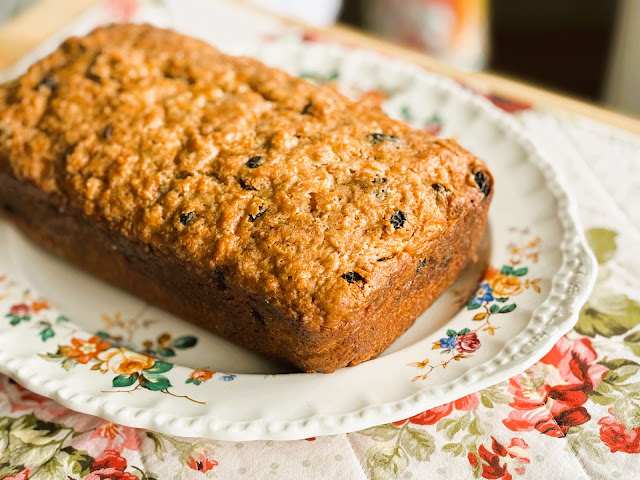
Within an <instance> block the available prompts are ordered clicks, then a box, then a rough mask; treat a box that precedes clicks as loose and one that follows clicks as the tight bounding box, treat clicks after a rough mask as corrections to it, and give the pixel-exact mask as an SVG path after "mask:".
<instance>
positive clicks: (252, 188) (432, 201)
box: [0, 25, 492, 331]
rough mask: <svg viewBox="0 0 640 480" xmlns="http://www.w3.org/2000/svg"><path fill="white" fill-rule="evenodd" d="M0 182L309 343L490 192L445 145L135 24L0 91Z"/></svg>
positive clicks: (74, 48)
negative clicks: (221, 289)
mask: <svg viewBox="0 0 640 480" xmlns="http://www.w3.org/2000/svg"><path fill="white" fill-rule="evenodd" d="M0 172H4V173H5V174H7V175H9V176H10V177H11V178H13V179H15V180H17V181H19V182H22V183H25V184H28V185H31V186H33V187H35V188H37V189H38V190H40V191H42V192H44V194H45V195H46V196H47V198H48V199H49V201H50V202H51V203H52V204H53V205H55V206H56V208H58V209H59V210H61V211H67V212H71V213H70V214H73V215H82V216H83V217H85V218H91V219H93V220H95V221H96V222H97V224H99V225H100V227H101V228H102V229H103V230H105V231H108V232H114V233H117V234H118V235H121V236H123V237H125V238H127V239H130V240H131V241H132V242H136V243H139V244H142V245H145V246H147V247H148V248H150V249H151V251H153V252H155V253H156V254H157V255H160V256H163V257H166V258H170V259H174V260H175V261H177V262H179V263H181V264H183V265H186V266H187V267H188V268H192V269H195V270H197V271H198V272H201V273H202V274H203V275H204V276H205V277H206V276H209V277H210V278H213V279H218V280H221V281H224V282H228V283H233V284H235V285H240V286H241V287H242V288H243V289H244V290H245V291H246V292H248V294H249V295H250V296H255V297H260V298H262V299H264V300H265V302H266V303H267V304H269V305H270V306H272V307H274V308H276V309H277V310H278V311H279V312H281V313H282V314H283V315H284V316H286V317H288V318H291V319H293V320H295V321H296V322H298V323H299V324H301V325H304V328H306V329H308V330H309V331H313V330H318V329H320V328H331V327H334V326H336V325H341V324H345V323H349V322H350V321H351V320H352V319H350V318H349V316H348V313H349V312H361V313H360V314H362V312H364V311H365V309H366V307H367V305H369V304H370V303H371V302H373V301H374V300H375V298H377V297H378V296H379V295H380V294H381V293H380V292H381V289H383V288H388V287H389V286H392V282H391V280H392V279H393V278H396V277H398V278H399V276H400V273H399V272H400V270H401V269H404V268H406V263H407V261H408V259H412V260H411V261H413V260H415V261H416V268H417V269H418V270H417V271H419V269H420V264H419V262H423V263H422V264H421V265H422V267H424V265H425V263H426V262H427V261H428V258H429V256H431V255H429V252H430V250H432V249H434V248H440V247H438V241H439V239H440V238H441V237H442V236H443V235H444V233H445V232H447V231H448V230H449V229H450V228H451V225H452V224H455V223H456V222H457V221H459V220H460V219H462V218H463V217H465V216H466V215H469V212H473V211H476V210H477V211H478V212H479V213H478V215H479V216H482V215H483V214H484V215H485V216H486V205H485V204H487V203H488V200H489V199H488V197H489V196H490V195H491V193H492V192H491V188H492V179H491V177H490V174H489V173H487V172H488V171H487V168H486V166H485V164H484V163H483V162H482V161H481V160H479V159H477V158H476V157H474V156H473V155H471V154H469V153H468V152H466V151H465V150H463V149H462V148H460V147H459V146H458V145H457V144H456V143H455V142H453V141H450V140H442V139H438V138H436V137H434V136H432V135H430V134H428V133H426V132H423V131H420V130H417V129H413V128H411V127H409V126H407V125H405V124H404V123H402V122H399V121H395V120H391V119H389V118H388V117H386V116H385V115H384V114H383V113H382V111H381V110H380V109H378V108H372V107H370V106H366V105H364V104H359V103H357V102H352V101H350V100H348V99H346V98H345V97H343V96H342V95H341V94H339V93H337V92H336V91H334V90H333V89H331V88H323V87H318V86H316V85H313V84H311V83H309V82H307V81H305V80H302V79H299V78H296V77H292V76H290V75H288V74H286V73H284V72H282V71H279V70H277V69H273V68H268V67H265V66H264V65H262V64H261V63H260V62H258V61H256V60H254V59H250V58H243V57H231V56H228V55H225V54H223V53H221V52H219V51H217V50H216V49H215V48H213V47H211V46H209V45H207V44H205V43H203V42H201V41H198V40H195V39H193V38H189V37H186V36H183V35H180V34H178V33H175V32H171V31H168V30H161V29H157V28H154V27H151V26H148V25H113V26H109V27H104V28H99V29H97V30H95V31H94V32H92V33H91V34H89V35H88V36H86V37H82V38H75V37H74V38H70V39H68V40H67V41H65V42H64V43H63V45H62V46H61V47H60V48H59V49H58V50H56V51H55V52H54V53H53V54H51V55H50V56H48V57H46V58H45V59H43V60H41V61H39V62H37V63H36V64H34V65H33V66H32V67H31V68H30V69H29V71H28V72H27V73H26V74H25V75H23V76H22V77H20V78H19V79H17V80H14V81H12V82H9V83H7V84H4V85H2V86H0ZM481 205H484V206H482V207H481ZM482 212H484V213H482ZM482 221H484V219H482ZM345 312H346V313H345Z"/></svg>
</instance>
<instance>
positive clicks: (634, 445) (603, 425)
mask: <svg viewBox="0 0 640 480" xmlns="http://www.w3.org/2000/svg"><path fill="white" fill-rule="evenodd" d="M609 413H612V411H611V409H609ZM598 425H600V440H602V441H603V442H604V444H605V445H606V446H607V447H609V450H611V453H613V452H625V453H640V427H638V428H634V429H633V430H627V428H626V427H625V426H624V425H623V424H622V423H620V422H618V420H616V419H615V418H614V417H604V418H601V419H600V420H599V421H598Z"/></svg>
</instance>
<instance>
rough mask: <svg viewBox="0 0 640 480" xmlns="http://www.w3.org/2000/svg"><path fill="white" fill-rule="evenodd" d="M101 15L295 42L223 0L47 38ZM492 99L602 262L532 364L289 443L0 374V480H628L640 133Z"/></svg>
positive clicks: (148, 7)
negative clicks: (563, 184)
mask: <svg viewBox="0 0 640 480" xmlns="http://www.w3.org/2000/svg"><path fill="white" fill-rule="evenodd" d="M114 17H115V18H116V19H117V18H122V19H128V18H131V17H133V19H134V20H145V19H149V20H151V21H156V22H158V23H165V24H169V25H171V26H173V27H175V28H178V29H180V30H182V31H185V32H188V33H191V34H193V35H196V36H200V37H203V38H205V39H207V40H209V41H211V42H213V43H215V44H218V45H220V46H222V47H224V46H225V45H230V44H234V43H235V44H238V43H242V42H255V41H266V40H270V39H273V38H279V39H282V38H287V37H291V38H299V37H300V36H301V35H304V32H301V31H300V30H299V29H297V28H295V27H292V26H287V25H284V24H282V23H281V22H280V21H278V20H276V19H273V18H271V17H267V16H265V15H263V14H259V13H256V12H253V11H251V10H248V9H246V7H242V6H239V5H233V4H229V3H226V2H216V1H204V0H200V1H199V0H191V1H189V2H178V1H177V0H176V1H165V2H163V3H161V4H159V3H158V2H143V3H141V2H137V1H135V0H110V1H108V2H106V3H104V4H102V5H100V6H98V7H96V8H94V9H92V10H91V11H89V12H87V13H86V14H85V15H83V17H82V18H80V19H79V20H78V21H77V22H75V23H74V24H73V25H70V26H69V27H68V28H67V29H65V31H64V32H60V35H59V38H63V37H65V36H67V35H68V34H70V33H79V32H84V31H87V30H88V29H90V28H91V27H92V26H94V25H97V24H100V23H103V22H104V21H105V20H107V19H113V18H114ZM59 38H54V39H51V42H48V43H47V44H46V45H44V46H43V47H42V51H41V52H39V53H40V54H42V53H45V52H46V51H47V50H48V49H51V48H53V46H55V44H56V42H57V41H58V40H59ZM314 41H322V39H317V38H316V39H314ZM491 98H492V100H493V101H494V102H495V103H496V104H497V105H498V106H500V107H501V108H503V109H505V110H507V111H509V112H510V113H512V114H513V115H515V116H516V118H518V120H519V121H521V122H522V123H523V124H524V126H525V127H526V128H527V129H528V131H529V132H530V134H531V135H532V136H534V137H535V138H536V140H537V141H538V142H539V144H540V145H542V146H543V147H544V149H545V150H546V151H547V153H548V155H549V156H550V157H551V158H552V159H553V160H554V162H555V164H556V165H557V167H558V169H559V170H560V172H561V173H562V174H563V175H564V176H565V178H566V179H567V180H568V181H567V184H568V185H569V188H570V189H571V190H572V194H573V195H574V197H575V198H576V199H577V201H578V204H579V209H580V214H581V218H582V222H583V225H584V226H585V228H586V229H587V236H588V239H589V242H590V244H591V246H592V248H593V250H594V252H595V254H596V257H597V259H598V262H599V264H600V270H599V275H598V281H597V285H596V287H595V289H594V291H593V294H592V295H591V297H590V299H589V300H588V302H587V304H586V305H585V306H584V308H583V309H582V311H581V313H580V318H579V321H578V323H577V325H576V326H575V328H574V329H573V330H572V331H571V332H570V333H568V334H567V335H566V336H564V337H563V338H562V339H561V340H560V341H559V342H558V343H557V344H556V345H555V346H554V347H553V349H552V350H551V351H550V352H549V353H548V354H547V355H546V356H545V357H544V358H543V359H542V360H541V361H540V362H538V363H537V364H535V365H534V366H533V367H531V368H530V369H528V370H527V371H525V372H523V373H522V374H520V375H517V376H515V377H513V378H511V379H510V380H509V381H507V382H503V383H501V384H498V385H495V386H493V387H491V388H488V389H485V390H482V391H479V392H476V393H473V394H471V395H469V396H467V397H464V398H461V399H459V400H457V401H455V402H453V403H449V404H446V405H442V406H440V407H437V408H434V409H431V410H428V411H425V412H423V413H421V414H419V415H416V416H414V417H411V418H409V419H406V420H402V421H399V422H395V423H393V424H387V425H380V426H377V427H374V428H370V429H367V430H364V431H360V432H354V433H350V434H348V435H338V436H330V437H318V438H309V439H307V440H300V441H289V442H274V441H254V442H220V441H212V440H206V439H186V438H178V437H171V436H167V435H163V434H158V433H155V432H151V431H145V430H140V429H134V428H129V427H125V426H121V425H116V424H113V423H110V422H107V421H104V420H101V419H99V418H96V417H91V416H88V415H83V414H78V413H75V412H73V411H71V410H68V409H66V408H64V407H62V406H60V405H59V404H57V403H56V402H54V401H52V400H49V399H46V398H44V397H41V396H38V395H36V394H34V393H32V392H30V391H28V390H26V389H24V388H23V387H21V386H20V385H18V384H17V383H15V382H14V381H12V380H10V379H9V378H7V377H5V376H0V452H1V453H0V455H1V456H0V478H5V479H23V480H24V479H27V478H29V479H88V480H99V479H128V480H136V479H149V480H150V479H173V478H176V479H179V478H194V479H198V478H205V477H214V478H225V479H227V478H281V479H299V478H308V479H321V478H322V479H324V478H339V479H361V478H372V479H386V478H421V479H423V478H434V479H438V478H455V479H465V478H487V479H504V480H508V479H511V478H529V479H540V478H549V479H570V480H579V479H610V478H613V479H617V478H621V479H622V478H624V479H635V478H640V372H639V370H640V303H639V300H640V293H638V292H640V260H639V259H640V208H639V206H640V188H639V187H640V138H639V137H636V136H633V135H631V134H629V133H626V132H623V131H618V130H615V129H613V128H610V127H608V126H606V125H602V124H598V123H596V122H593V121H590V120H587V119H584V118H578V117H573V116H569V115H567V114H565V113H559V112H553V111H545V110H542V109H538V108H536V107H535V106H531V105H527V104H523V103H521V102H514V101H511V100H507V99H501V98H497V97H491ZM431 127H433V128H434V129H437V125H436V126H433V125H432V126H431ZM8 313H9V314H10V312H8ZM2 316H3V317H4V315H2Z"/></svg>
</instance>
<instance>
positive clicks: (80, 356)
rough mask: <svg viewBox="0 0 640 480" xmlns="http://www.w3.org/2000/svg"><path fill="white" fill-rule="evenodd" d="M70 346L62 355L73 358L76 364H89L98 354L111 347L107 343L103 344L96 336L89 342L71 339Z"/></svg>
mask: <svg viewBox="0 0 640 480" xmlns="http://www.w3.org/2000/svg"><path fill="white" fill-rule="evenodd" d="M71 345H72V346H71V347H69V348H68V349H64V355H65V357H72V358H75V359H76V360H77V361H78V363H89V361H90V360H91V359H92V358H95V357H97V356H98V354H99V353H100V352H102V351H104V350H106V349H107V348H109V347H110V346H111V344H110V343H109V342H105V341H103V340H102V339H101V338H100V337H97V336H93V337H91V338H90V339H89V340H82V339H80V338H72V339H71Z"/></svg>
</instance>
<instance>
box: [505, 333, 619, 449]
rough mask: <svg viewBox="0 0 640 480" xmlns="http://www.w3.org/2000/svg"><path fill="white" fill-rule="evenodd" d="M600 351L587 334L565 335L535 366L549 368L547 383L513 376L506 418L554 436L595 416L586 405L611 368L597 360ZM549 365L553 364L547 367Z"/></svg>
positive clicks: (511, 424)
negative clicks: (585, 336)
mask: <svg viewBox="0 0 640 480" xmlns="http://www.w3.org/2000/svg"><path fill="white" fill-rule="evenodd" d="M596 359H597V354H596V352H595V351H594V350H593V348H592V347H591V342H590V341H589V340H588V339H586V338H581V339H577V340H569V339H568V338H567V337H562V338H561V339H560V340H559V341H558V343H556V345H555V346H554V347H553V349H552V350H551V351H550V352H549V353H548V354H547V355H546V356H545V357H544V358H543V359H542V360H541V361H540V364H539V365H538V366H537V367H534V368H540V369H546V370H545V371H544V372H543V373H544V374H545V375H544V383H536V382H534V381H532V380H531V379H530V378H529V377H528V376H527V375H526V374H522V375H517V376H515V377H513V378H512V379H510V380H509V383H510V387H509V392H510V393H511V394H512V395H513V402H512V403H511V404H510V405H509V406H510V407H511V408H512V409H513V410H512V411H511V412H510V413H509V416H508V417H507V418H506V419H505V420H503V421H502V423H504V425H505V426H506V427H507V428H509V429H510V430H513V431H528V430H533V429H535V430H538V431H539V432H540V433H543V434H545V435H549V436H551V437H562V436H564V435H566V433H567V431H568V430H569V428H571V427H573V426H577V425H582V424H583V423H585V422H587V421H588V420H589V419H590V418H591V416H590V415H589V412H587V410H586V408H584V407H583V406H582V405H584V403H585V402H586V401H587V399H588V395H589V393H591V392H592V391H593V389H594V388H595V387H597V385H598V384H599V383H600V380H601V379H602V376H603V375H604V374H605V373H606V372H607V369H606V368H605V367H603V366H602V365H598V364H596V363H595V360H596ZM544 365H548V366H549V367H545V366H544Z"/></svg>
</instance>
